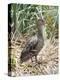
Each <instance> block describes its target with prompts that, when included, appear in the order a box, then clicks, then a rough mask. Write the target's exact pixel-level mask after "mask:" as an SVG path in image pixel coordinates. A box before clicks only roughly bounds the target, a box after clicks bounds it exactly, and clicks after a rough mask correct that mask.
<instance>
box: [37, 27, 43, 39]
mask: <svg viewBox="0 0 60 80" xmlns="http://www.w3.org/2000/svg"><path fill="white" fill-rule="evenodd" d="M38 37H41V38H43V37H44V35H43V26H40V27H39V28H38Z"/></svg>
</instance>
